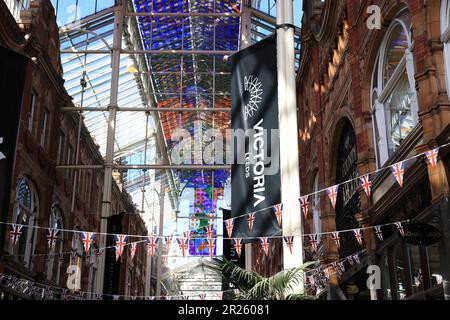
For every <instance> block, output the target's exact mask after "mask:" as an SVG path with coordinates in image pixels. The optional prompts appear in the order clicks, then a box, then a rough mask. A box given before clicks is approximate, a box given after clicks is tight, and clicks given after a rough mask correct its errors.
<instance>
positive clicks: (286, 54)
mask: <svg viewBox="0 0 450 320" xmlns="http://www.w3.org/2000/svg"><path fill="white" fill-rule="evenodd" d="M293 9H294V8H293V1H292V0H291V1H289V0H284V1H277V65H278V99H279V100H278V103H279V114H280V115H279V117H280V119H279V121H280V170H281V198H282V202H283V205H284V207H283V235H284V236H290V235H294V234H302V221H301V212H300V202H299V197H300V175H299V159H298V124H297V99H296V84H295V50H294V32H295V30H294V26H293ZM292 252H293V254H291V253H290V251H289V248H288V247H287V246H286V243H283V266H284V269H285V270H287V269H292V268H295V267H300V266H301V265H302V264H303V239H302V237H295V238H294V243H293V250H292ZM294 291H295V293H302V292H303V291H304V283H303V282H302V283H300V284H299V285H298V287H297V288H296V290H294Z"/></svg>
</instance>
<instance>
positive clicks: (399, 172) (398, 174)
mask: <svg viewBox="0 0 450 320" xmlns="http://www.w3.org/2000/svg"><path fill="white" fill-rule="evenodd" d="M404 168H405V163H404V162H403V161H402V162H399V163H396V164H393V165H392V166H391V172H392V174H393V175H394V177H395V179H396V180H397V182H398V184H399V185H400V187H403V176H404V174H405V169H404Z"/></svg>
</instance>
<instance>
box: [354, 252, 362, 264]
mask: <svg viewBox="0 0 450 320" xmlns="http://www.w3.org/2000/svg"><path fill="white" fill-rule="evenodd" d="M353 260H355V262H356V263H357V264H360V263H361V260H359V256H358V254H355V255H353Z"/></svg>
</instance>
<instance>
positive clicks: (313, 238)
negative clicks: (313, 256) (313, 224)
mask: <svg viewBox="0 0 450 320" xmlns="http://www.w3.org/2000/svg"><path fill="white" fill-rule="evenodd" d="M308 238H309V244H310V245H311V248H312V249H313V252H314V253H317V244H318V243H317V234H310V235H309V236H308Z"/></svg>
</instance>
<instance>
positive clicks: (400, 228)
mask: <svg viewBox="0 0 450 320" xmlns="http://www.w3.org/2000/svg"><path fill="white" fill-rule="evenodd" d="M395 226H396V227H397V231H398V232H400V234H401V235H402V237H404V236H405V230H404V229H403V225H402V223H401V222H396V223H395Z"/></svg>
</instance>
